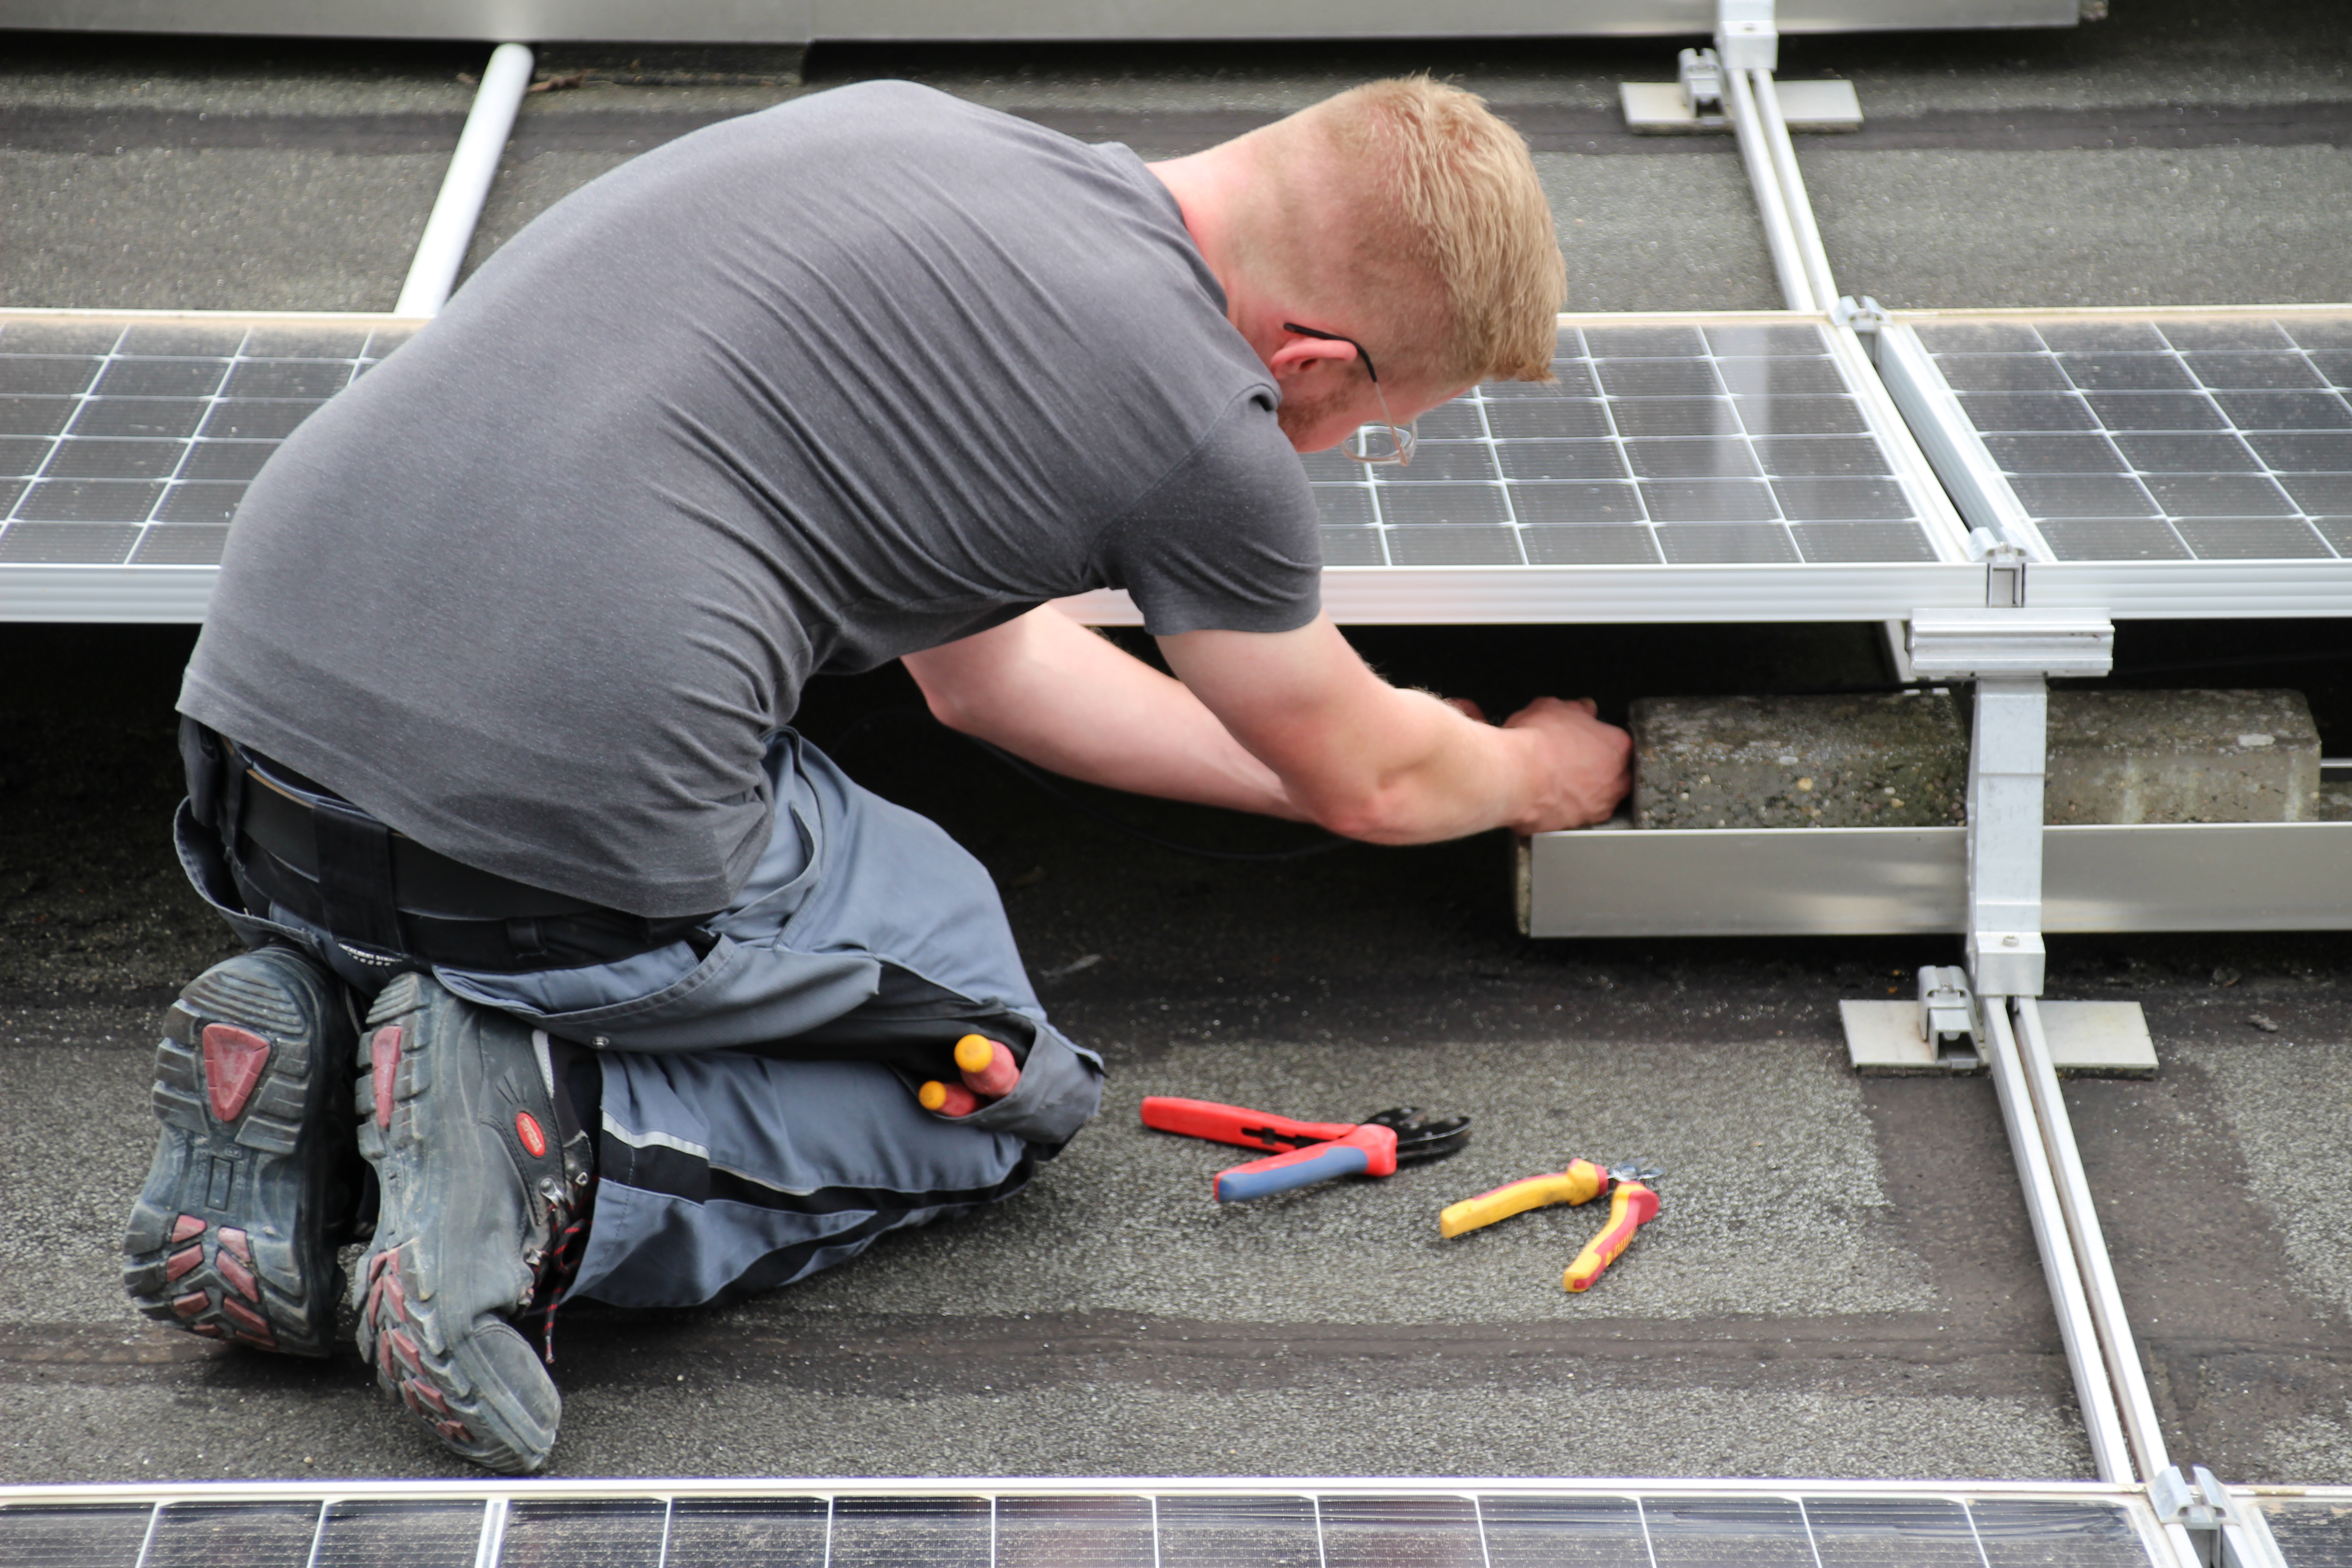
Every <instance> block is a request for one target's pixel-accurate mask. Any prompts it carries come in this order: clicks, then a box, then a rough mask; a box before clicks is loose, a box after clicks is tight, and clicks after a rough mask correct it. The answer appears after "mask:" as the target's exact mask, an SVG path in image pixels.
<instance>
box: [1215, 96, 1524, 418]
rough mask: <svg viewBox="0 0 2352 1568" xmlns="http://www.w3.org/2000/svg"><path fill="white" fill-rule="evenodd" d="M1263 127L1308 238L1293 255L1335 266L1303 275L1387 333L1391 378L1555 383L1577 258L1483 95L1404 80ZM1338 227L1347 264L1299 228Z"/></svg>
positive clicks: (1385, 353)
mask: <svg viewBox="0 0 2352 1568" xmlns="http://www.w3.org/2000/svg"><path fill="white" fill-rule="evenodd" d="M1258 134H1259V135H1260V136H1263V137H1265V138H1268V139H1269V142H1270V145H1269V147H1268V149H1267V151H1268V153H1272V154H1274V156H1273V157H1272V158H1271V159H1269V165H1270V167H1271V169H1272V170H1275V171H1279V173H1277V174H1276V179H1277V183H1279V184H1284V185H1286V186H1288V187H1290V188H1289V189H1288V190H1287V191H1286V192H1285V193H1284V196H1285V205H1286V206H1287V207H1288V209H1289V211H1290V213H1291V214H1292V215H1294V216H1293V217H1292V226H1294V233H1293V235H1292V239H1293V241H1294V243H1293V244H1292V245H1289V246H1286V247H1284V248H1286V249H1289V250H1291V251H1293V252H1294V255H1295V256H1296V257H1297V259H1299V260H1304V259H1305V258H1306V257H1307V255H1312V256H1314V257H1316V258H1317V259H1318V261H1319V262H1320V263H1321V264H1322V267H1321V270H1320V273H1319V276H1316V277H1294V279H1293V281H1294V282H1296V283H1297V285H1298V286H1299V287H1300V288H1302V289H1304V290H1305V291H1306V292H1307V297H1308V298H1309V299H1310V300H1314V301H1315V302H1317V303H1321V302H1324V301H1325V300H1328V302H1329V303H1330V304H1332V305H1333V306H1335V307H1337V308H1339V310H1343V311H1345V312H1346V319H1348V320H1351V321H1366V322H1367V324H1368V325H1374V324H1376V325H1377V326H1378V327H1379V328H1381V330H1382V332H1383V335H1384V336H1387V337H1389V339H1390V342H1391V343H1393V345H1394V346H1393V347H1389V346H1386V345H1384V346H1383V348H1382V349H1381V352H1380V353H1379V357H1378V360H1377V362H1376V363H1380V364H1381V366H1382V367H1383V379H1387V378H1388V377H1389V376H1391V375H1393V376H1397V377H1399V378H1401V379H1410V380H1414V381H1419V382H1423V383H1426V384H1432V385H1436V386H1444V387H1453V386H1460V385H1465V384H1469V383H1471V382H1475V381H1498V380H1499V381H1548V380H1549V379H1550V378H1551V357H1552V345H1553V340H1554V331H1553V320H1552V319H1553V317H1554V315H1555V314H1557V313H1558V311H1559V309H1560V306H1561V304H1562V303H1563V301H1564V300H1565V299H1566V297H1567V291H1568V285H1567V265H1566V263H1565V261H1564V260H1563V259H1562V258H1561V256H1560V250H1559V233H1558V231H1557V229H1556V228H1555V227H1554V226H1553V223H1552V216H1551V207H1550V205H1549V203H1548V202H1547V201H1546V200H1545V199H1544V194H1543V186H1542V184H1540V183H1539V182H1538V179H1537V177H1536V170H1535V162H1534V160H1533V159H1532V158H1530V157H1529V156H1528V145H1527V142H1525V141H1523V140H1521V138H1520V136H1519V133H1518V132H1517V131H1514V130H1513V129H1512V128H1511V127H1510V126H1508V125H1507V124H1505V123H1504V122H1503V121H1500V120H1498V119H1496V117H1495V115H1494V114H1493V113H1492V112H1491V111H1489V110H1487V108H1486V100H1484V99H1481V98H1479V97H1478V96H1477V95H1476V94H1475V93H1472V92H1465V91H1464V90H1463V89H1460V88H1457V87H1450V86H1447V85H1446V84H1444V83H1443V82H1438V81H1433V80H1432V79H1430V78H1428V77H1426V76H1412V77H1398V78H1392V79H1388V80H1385V81H1375V82H1367V83H1366V84H1364V85H1363V86H1361V87H1358V88H1352V89H1349V90H1348V91H1346V92H1343V93H1340V94H1339V95H1338V96H1337V97H1334V98H1329V99H1326V100H1324V101H1322V102H1321V103H1318V104H1316V105H1315V106H1313V107H1312V108H1310V109H1306V110H1301V111H1299V112H1298V113H1297V114H1294V115H1292V116H1291V117H1290V118H1289V119H1287V120H1285V121H1278V122H1276V124H1274V125H1272V126H1269V127H1267V128H1266V129H1265V131H1264V132H1259V133H1258ZM1309 183H1311V184H1312V186H1313V187H1315V188H1313V189H1311V190H1310V189H1308V188H1306V186H1307V184H1309ZM1334 220H1336V223H1337V224H1338V225H1339V226H1341V227H1343V228H1344V230H1345V232H1346V233H1347V235H1348V236H1349V243H1348V244H1347V246H1346V247H1345V249H1346V251H1347V253H1348V254H1347V256H1346V258H1344V259H1343V260H1342V261H1341V263H1340V265H1339V267H1338V268H1336V269H1334V268H1331V267H1330V266H1329V258H1330V256H1331V251H1332V243H1331V240H1332V237H1331V236H1329V235H1328V234H1325V235H1322V236H1319V237H1318V236H1317V235H1315V234H1312V233H1308V232H1305V230H1304V229H1303V228H1300V227H1297V226H1298V225H1301V224H1314V223H1318V222H1323V221H1334ZM1283 270H1294V269H1292V268H1284V269H1283ZM1335 272H1336V275H1335ZM1343 294H1344V295H1345V296H1347V297H1346V298H1342V297H1341V296H1342V295H1343ZM1318 296H1320V297H1321V298H1320V299H1318V298H1316V297H1318ZM1391 362H1393V363H1395V366H1396V368H1395V370H1393V371H1390V370H1388V369H1387V366H1388V365H1389V364H1390V363H1391Z"/></svg>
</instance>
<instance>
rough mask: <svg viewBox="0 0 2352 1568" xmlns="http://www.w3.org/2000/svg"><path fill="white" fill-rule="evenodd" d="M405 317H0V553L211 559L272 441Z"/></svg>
mask: <svg viewBox="0 0 2352 1568" xmlns="http://www.w3.org/2000/svg"><path fill="white" fill-rule="evenodd" d="M411 330H412V329H410V328H407V327H404V326H401V327H380V328H369V327H365V326H360V325H338V324H333V323H317V324H310V323H299V322H298V323H286V322H276V323H266V324H262V325H257V326H254V327H250V328H248V327H247V326H243V325H239V324H236V323H234V322H221V321H193V322H183V321H130V322H127V323H126V322H120V321H118V322H106V321H45V320H26V319H22V318H17V319H12V320H7V321H0V525H4V526H0V563H27V564H32V563H38V564H47V565H89V566H112V565H121V564H126V563H130V564H138V565H175V566H210V565H215V564H217V563H218V562H219V559H220V550H221V547H222V545H223V543H224V542H226V538H227V530H226V527H225V526H221V525H225V524H226V523H227V522H228V521H229V519H230V517H231V516H232V515H233V514H234V513H235V512H236V503H237V501H238V500H240V499H241V498H242V497H243V495H244V493H245V487H246V484H247V482H248V481H249V480H251V479H252V478H253V476H254V475H255V474H257V473H258V472H259V471H260V469H261V465H262V463H263V462H264V461H265V460H266V459H267V458H268V456H269V453H270V452H271V451H272V450H273V449H274V448H275V447H277V445H278V442H279V441H281V440H283V439H285V437H287V436H288V435H289V433H290V432H291V431H292V430H293V429H294V427H295V426H297V425H299V424H300V423H301V422H302V420H303V419H304V418H306V417H307V416H309V415H310V412H311V411H312V410H314V409H316V408H317V407H318V406H319V405H320V403H322V402H324V401H325V400H326V399H327V398H329V397H331V396H332V395H334V394H335V393H336V392H337V391H339V390H340V389H341V388H342V387H344V386H346V385H348V384H350V383H351V381H352V377H353V376H355V375H357V374H361V373H362V372H363V371H364V370H365V369H366V368H367V367H368V366H369V365H370V364H373V363H375V362H376V361H378V360H380V359H382V358H383V356H384V355H385V354H388V353H391V352H392V351H393V350H394V349H395V348H397V347H398V346H399V345H400V343H401V342H403V341H404V340H405V339H406V337H407V336H408V333H409V331H411Z"/></svg>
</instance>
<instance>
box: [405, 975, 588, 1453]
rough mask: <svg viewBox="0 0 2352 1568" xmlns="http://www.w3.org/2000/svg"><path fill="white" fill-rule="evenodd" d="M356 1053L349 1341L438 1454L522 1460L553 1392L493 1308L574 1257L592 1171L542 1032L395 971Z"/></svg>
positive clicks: (530, 1302) (550, 1422) (554, 1404)
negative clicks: (371, 1223) (366, 1203)
mask: <svg viewBox="0 0 2352 1568" xmlns="http://www.w3.org/2000/svg"><path fill="white" fill-rule="evenodd" d="M359 1062H360V1065H361V1067H362V1068H364V1069H365V1071H364V1073H363V1076H362V1078H361V1079H360V1080H359V1093H358V1102H359V1111H360V1133H359V1138H360V1152H361V1153H362V1154H363V1155H365V1156H366V1158H367V1161H368V1163H370V1164H372V1165H373V1166H374V1167H375V1172H376V1179H377V1183H378V1184H379V1186H380V1188H381V1192H382V1195H381V1198H380V1206H379V1208H378V1212H377V1217H376V1228H375V1239H374V1241H373V1243H372V1244H371V1246H370V1247H369V1248H368V1252H367V1259H366V1265H365V1268H366V1272H365V1273H364V1275H363V1276H362V1279H363V1280H364V1282H365V1285H366V1289H367V1295H366V1299H365V1303H364V1305H363V1306H362V1308H361V1310H360V1324H359V1346H360V1352H361V1353H362V1354H363V1355H365V1356H366V1357H367V1358H368V1359H369V1361H371V1362H372V1363H374V1366H375V1370H376V1381H377V1382H378V1383H380V1384H383V1388H384V1390H385V1392H386V1393H389V1394H396V1395H398V1396H399V1398H400V1399H401V1401H402V1402H403V1403H404V1404H405V1405H407V1406H408V1408H409V1409H410V1410H412V1411H414V1412H415V1414H416V1415H417V1416H418V1417H419V1418H420V1419H421V1420H423V1421H424V1422H425V1425H426V1426H429V1427H431V1428H432V1430H433V1432H434V1435H435V1436H437V1437H439V1438H440V1439H441V1441H442V1442H443V1443H444V1444H446V1445H447V1447H449V1448H450V1449H451V1450H452V1451H453V1452H455V1453H457V1454H459V1455H461V1456H463V1457H464V1458H468V1459H471V1460H473V1461H474V1462H475V1463H476V1464H478V1465H483V1466H487V1467H488V1468H490V1469H493V1470H506V1471H523V1470H535V1469H538V1468H540V1467H541V1465H544V1464H545V1463H546V1462H547V1457H548V1454H549V1452H550V1451H551V1449H552V1448H553V1447H555V1428H556V1423H557V1422H558V1420H559V1419H560V1418H561V1417H562V1413H563V1401H562V1397H561V1396H560V1395H559V1394H557V1393H556V1391H555V1384H554V1381H553V1380H552V1379H551V1378H550V1377H549V1376H548V1374H547V1369H546V1367H544V1366H543V1365H541V1359H540V1354H539V1352H537V1351H536V1350H535V1349H534V1348H533V1347H532V1345H531V1343H530V1341H529V1340H527V1339H526V1338H525V1337H524V1335H523V1334H521V1333H520V1332H519V1331H517V1330H516V1328H515V1327H514V1325H513V1324H512V1323H511V1322H509V1321H508V1320H509V1318H511V1317H514V1316H517V1315H520V1314H523V1313H526V1312H529V1311H530V1310H531V1309H532V1307H533V1306H534V1305H535V1300H534V1299H535V1298H543V1294H544V1293H543V1292H542V1289H541V1288H542V1285H544V1284H546V1283H547V1282H549V1281H550V1280H551V1279H553V1278H554V1277H555V1276H556V1275H557V1274H558V1273H559V1272H560V1271H561V1269H562V1266H563V1264H564V1263H565V1262H567V1261H570V1260H572V1258H574V1257H575V1256H576V1254H574V1252H573V1249H572V1247H571V1246H570V1243H572V1242H573V1241H575V1240H576V1239H577V1237H578V1231H577V1227H576V1226H575V1223H574V1222H575V1221H576V1220H577V1219H579V1218H580V1216H581V1215H582V1211H583V1208H584V1205H585V1200H586V1197H587V1194H588V1191H589V1187H590V1184H591V1183H592V1182H593V1179H594V1172H593V1166H592V1164H591V1162H590V1155H589V1143H588V1140H587V1138H586V1137H585V1135H584V1134H583V1135H580V1136H576V1137H573V1138H572V1139H569V1140H565V1139H564V1138H563V1134H562V1131H559V1129H560V1126H561V1123H559V1121H558V1119H557V1115H556V1108H555V1096H556V1093H557V1089H556V1080H555V1076H554V1071H553V1068H552V1066H551V1063H550V1061H549V1058H548V1054H547V1047H546V1045H545V1037H543V1036H542V1037H536V1038H535V1037H534V1036H533V1035H532V1033H531V1031H530V1030H529V1029H527V1028H525V1027H524V1026H521V1025H520V1024H518V1023H516V1022H515V1021H514V1020H513V1019H511V1018H509V1017H508V1016H506V1015H505V1014H503V1013H499V1012H496V1011H493V1010H492V1009H489V1008H487V1007H478V1006H475V1005H472V1004H470V1003H467V1002H464V1001H461V1000H459V999H458V998H457V997H456V996H454V995H452V994H450V993H449V992H448V991H447V990H446V989H444V988H443V987H442V986H441V985H440V984H438V983H436V982H435V981H433V980H430V979H428V978H426V977H425V976H424V975H421V974H404V975H402V976H401V977H400V978H398V979H396V980H394V982H393V983H392V984H390V985H388V986H386V987H385V988H384V990H383V994H381V995H380V996H378V997H377V998H376V1002H375V1005H374V1006H373V1007H372V1008H370V1009H369V1010H368V1019H367V1034H366V1037H365V1039H363V1040H362V1042H361V1044H360V1047H359Z"/></svg>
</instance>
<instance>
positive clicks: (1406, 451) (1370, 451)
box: [1282, 321, 1421, 468]
mask: <svg viewBox="0 0 2352 1568" xmlns="http://www.w3.org/2000/svg"><path fill="white" fill-rule="evenodd" d="M1282 330H1283V331H1286V332H1297V334H1298V335H1299V336H1300V337H1302V338H1314V339H1317V340H1318V341H1320V342H1327V343H1345V344H1347V345H1348V346H1349V348H1351V349H1353V350H1355V351H1356V357H1357V358H1358V359H1360V360H1362V361H1363V362H1364V374H1365V375H1366V376H1367V377H1369V378H1370V381H1371V384H1372V395H1373V396H1374V397H1377V398H1379V399H1380V403H1381V422H1380V423H1379V424H1377V425H1366V426H1360V428H1359V429H1358V430H1357V431H1356V434H1355V438H1354V439H1355V447H1354V449H1353V450H1350V449H1349V447H1345V446H1342V447H1340V448H1339V455H1340V456H1341V457H1343V458H1353V459H1354V460H1355V461H1357V462H1359V463H1394V464H1395V465H1396V466H1397V467H1399V468H1402V467H1404V466H1405V465H1406V464H1407V463H1410V462H1412V449H1413V447H1414V445H1415V444H1416V443H1417V442H1418V441H1419V440H1420V439H1421V437H1419V436H1418V435H1416V434H1415V433H1414V431H1413V427H1412V424H1411V423H1410V422H1408V423H1406V424H1403V425H1400V424H1398V423H1397V422H1396V419H1395V418H1394V416H1391V414H1390V413H1389V397H1388V394H1387V393H1385V392H1382V391H1381V373H1380V372H1379V371H1377V370H1374V369H1373V368H1372V356H1371V355H1370V354H1369V353H1365V352H1364V345H1363V344H1361V343H1360V342H1357V341H1356V340H1355V339H1353V338H1343V337H1341V336H1340V335H1339V333H1337V332H1318V331H1316V330H1315V329H1314V328H1312V327H1302V326H1300V325H1299V324H1298V323H1297V322H1296V321H1285V322H1283V323H1282Z"/></svg>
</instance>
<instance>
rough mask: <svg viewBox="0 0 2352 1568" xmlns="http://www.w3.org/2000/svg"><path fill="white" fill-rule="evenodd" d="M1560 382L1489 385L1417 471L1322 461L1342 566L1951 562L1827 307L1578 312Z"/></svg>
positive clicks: (1320, 500) (1560, 349)
mask: <svg viewBox="0 0 2352 1568" xmlns="http://www.w3.org/2000/svg"><path fill="white" fill-rule="evenodd" d="M1552 372H1553V374H1554V376H1555V377H1556V378H1557V379H1556V380H1555V381H1553V382H1551V383H1521V382H1502V383H1490V384H1485V385H1481V386H1478V387H1475V388H1473V389H1472V390H1471V391H1470V392H1469V393H1467V394H1465V395H1463V396H1461V397H1459V398H1456V399H1454V401H1453V402H1451V403H1448V404H1446V405H1444V406H1443V407H1440V408H1437V409H1434V410H1433V411H1431V412H1430V413H1429V414H1428V415H1426V416H1423V418H1422V420H1421V424H1420V435H1421V443H1420V447H1419V448H1418V450H1417V451H1416V452H1415V454H1414V456H1413V459H1412V463H1410V464H1409V465H1405V466H1402V467H1374V466H1370V465H1364V464H1359V463H1356V462H1354V461H1352V460H1350V459H1349V458H1347V457H1346V456H1344V455H1343V454H1340V453H1337V452H1326V453H1318V454H1316V455H1314V456H1311V457H1309V458H1307V476H1308V478H1309V479H1311V480H1312V481H1313V482H1314V486H1315V498H1316V503H1317V505H1318V507H1319V508H1320V509H1321V512H1322V521H1323V560H1324V564H1325V565H1326V566H1333V567H1388V568H1391V569H1411V568H1422V567H1444V566H1486V567H1495V566H1502V567H1510V566H1660V567H1671V566H1725V565H1753V564H1806V563H1811V564H1819V563H1844V564H1851V563H1916V562H1933V561H1937V560H1938V559H1943V558H1947V557H1948V555H1949V554H1950V552H1949V551H1948V550H1946V551H1939V550H1938V548H1937V542H1936V539H1935V537H1934V535H1933V534H1931V532H1930V531H1929V529H1928V527H1927V524H1926V523H1925V521H1924V515H1925V513H1926V512H1927V510H1930V509H1929V507H1928V506H1926V505H1923V501H1922V498H1921V496H1920V495H1919V493H1918V491H1917V489H1916V480H1914V479H1910V478H1909V477H1907V476H1906V469H1905V467H1904V465H1903V464H1902V463H1901V461H1900V460H1899V459H1898V458H1897V457H1896V455H1895V452H1894V451H1893V450H1892V449H1891V447H1890V445H1889V443H1888V440H1887V433H1886V432H1885V430H1884V429H1883V428H1882V427H1880V426H1878V425H1876V424H1875V423H1874V420H1873V417H1872V415H1871V412H1870V405H1868V404H1867V403H1866V402H1865V400H1864V397H1863V396H1862V395H1860V393H1861V390H1862V389H1860V388H1858V387H1857V386H1856V384H1854V381H1853V378H1852V374H1851V373H1850V372H1849V369H1848V367H1847V365H1846V364H1845V363H1842V362H1841V360H1840V359H1839V358H1838V357H1836V356H1835V354H1834V353H1833V349H1832V337H1831V330H1830V329H1829V328H1828V327H1826V326H1824V325H1822V324H1820V323H1817V322H1814V321H1804V320H1794V321H1777V322H1775V321H1761V322H1759V321H1673V322H1657V321H1643V322H1629V323H1627V324H1622V325H1612V324H1606V323H1605V321H1602V320H1599V319H1585V320H1583V321H1580V323H1579V324H1577V325H1563V326H1562V327H1561V329H1560V331H1559V341H1558V344H1557V357H1555V358H1554V360H1553V361H1552Z"/></svg>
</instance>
